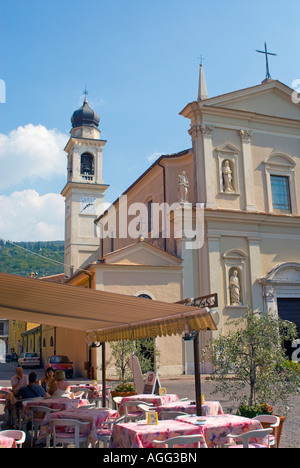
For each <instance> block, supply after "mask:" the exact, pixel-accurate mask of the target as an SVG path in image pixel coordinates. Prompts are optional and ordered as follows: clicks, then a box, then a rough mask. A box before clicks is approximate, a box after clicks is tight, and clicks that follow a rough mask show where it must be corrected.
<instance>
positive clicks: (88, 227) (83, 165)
mask: <svg viewBox="0 0 300 468" xmlns="http://www.w3.org/2000/svg"><path fill="white" fill-rule="evenodd" d="M86 95H87V92H85V98H84V102H83V105H82V106H81V107H80V109H78V110H76V111H75V112H74V113H73V115H72V117H71V124H72V129H71V131H70V135H71V136H70V139H69V141H68V143H67V145H66V147H65V151H66V153H67V161H68V164H67V183H66V185H65V187H64V188H63V190H62V192H61V195H62V196H63V197H64V198H65V257H64V263H65V275H66V276H68V277H69V276H71V275H72V274H73V273H75V272H76V270H77V269H78V268H81V267H83V266H84V265H85V264H87V263H90V262H92V261H93V260H96V259H97V258H96V252H97V250H98V249H99V239H97V236H96V226H95V224H94V221H95V219H96V217H97V216H99V215H100V214H101V213H102V211H103V210H104V193H105V191H106V189H107V188H108V187H109V186H108V185H105V184H104V182H103V178H102V153H103V147H104V146H105V144H106V141H105V140H101V139H100V130H99V128H98V127H99V122H100V117H99V115H98V114H97V113H96V112H95V111H93V110H92V109H91V108H90V106H89V104H88V101H87V96H86Z"/></svg>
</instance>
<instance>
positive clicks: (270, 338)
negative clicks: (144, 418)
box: [205, 310, 300, 432]
mask: <svg viewBox="0 0 300 468" xmlns="http://www.w3.org/2000/svg"><path fill="white" fill-rule="evenodd" d="M228 325H234V327H232V329H231V330H232V331H230V332H229V333H228V334H226V335H220V337H219V338H218V339H217V340H215V341H214V343H213V344H211V345H210V347H209V349H207V350H206V353H205V354H206V355H207V354H208V353H209V355H210V359H211V361H212V363H213V366H214V372H213V374H212V375H211V378H212V379H213V380H214V381H215V382H216V388H215V393H218V392H222V393H223V394H226V395H229V396H230V398H231V400H232V401H237V402H239V405H238V406H239V409H238V412H239V414H243V415H245V416H247V417H254V416H257V415H259V414H262V413H261V411H266V413H264V414H270V413H269V411H272V410H273V409H272V408H271V409H270V406H269V405H265V404H264V403H262V402H266V401H267V402H269V403H270V405H272V406H275V405H276V410H277V412H279V414H280V415H282V414H283V415H286V413H287V411H288V409H289V397H290V395H291V394H295V393H297V392H298V389H299V387H300V372H299V365H298V364H296V365H294V364H287V358H286V354H285V350H284V348H283V343H284V341H286V342H288V341H293V340H294V339H295V338H296V336H297V329H296V326H295V325H294V324H293V323H291V322H288V321H283V320H281V319H278V318H274V317H273V316H271V315H269V314H261V313H259V312H253V311H251V310H248V312H247V314H246V316H245V317H243V318H240V319H237V320H233V321H231V322H229V323H228ZM280 419H281V422H282V424H283V421H284V419H285V416H280ZM280 430H282V427H281V429H280ZM280 430H279V432H280Z"/></svg>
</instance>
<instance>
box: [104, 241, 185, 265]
mask: <svg viewBox="0 0 300 468" xmlns="http://www.w3.org/2000/svg"><path fill="white" fill-rule="evenodd" d="M104 259H105V263H106V264H109V265H141V266H142V265H147V266H160V267H172V266H180V265H181V263H182V260H181V259H180V258H178V257H176V256H174V255H171V254H169V253H167V252H165V251H164V250H161V249H160V248H158V247H155V246H154V245H152V244H149V243H147V242H138V243H136V244H132V245H129V246H127V247H124V248H122V249H119V250H116V251H114V252H112V253H109V254H106V255H105V256H104Z"/></svg>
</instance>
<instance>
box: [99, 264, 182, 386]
mask: <svg viewBox="0 0 300 468" xmlns="http://www.w3.org/2000/svg"><path fill="white" fill-rule="evenodd" d="M96 283H97V289H100V290H103V291H106V292H113V293H117V294H127V295H132V296H138V295H140V294H147V295H149V296H150V297H151V298H152V299H153V300H158V301H163V302H176V301H179V300H181V298H182V293H181V268H180V267H175V268H174V269H172V267H169V268H167V269H165V270H163V269H162V268H153V267H152V268H151V267H148V268H146V267H145V268H143V267H136V266H133V265H132V266H130V267H126V266H122V265H120V266H117V265H116V266H113V265H111V266H104V265H103V266H101V265H98V267H97V269H96ZM142 317H143V310H142V308H141V319H142ZM181 342H182V339H181V337H179V336H176V337H174V336H172V337H163V338H157V341H156V343H157V347H158V351H159V354H160V357H159V374H160V375H162V376H165V375H170V374H181V373H182V370H183V367H182V366H183V361H182V343H181ZM99 359H100V360H99ZM99 359H98V363H99V362H101V358H99ZM107 361H108V362H109V363H110V362H111V351H110V347H109V345H108V348H107ZM98 373H99V376H100V371H99V369H98ZM108 376H109V377H110V378H113V377H114V376H115V373H114V369H113V367H112V366H111V365H110V364H109V368H108ZM99 378H100V377H99Z"/></svg>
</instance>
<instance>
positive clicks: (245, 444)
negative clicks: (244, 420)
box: [227, 429, 272, 448]
mask: <svg viewBox="0 0 300 468" xmlns="http://www.w3.org/2000/svg"><path fill="white" fill-rule="evenodd" d="M271 432H272V429H258V430H255V431H249V432H245V433H244V434H240V435H232V434H230V435H228V436H227V437H228V438H231V439H242V445H230V446H229V447H228V448H270V434H271ZM264 438H267V444H263V443H262V444H261V443H257V442H253V443H249V440H250V439H264Z"/></svg>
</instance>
